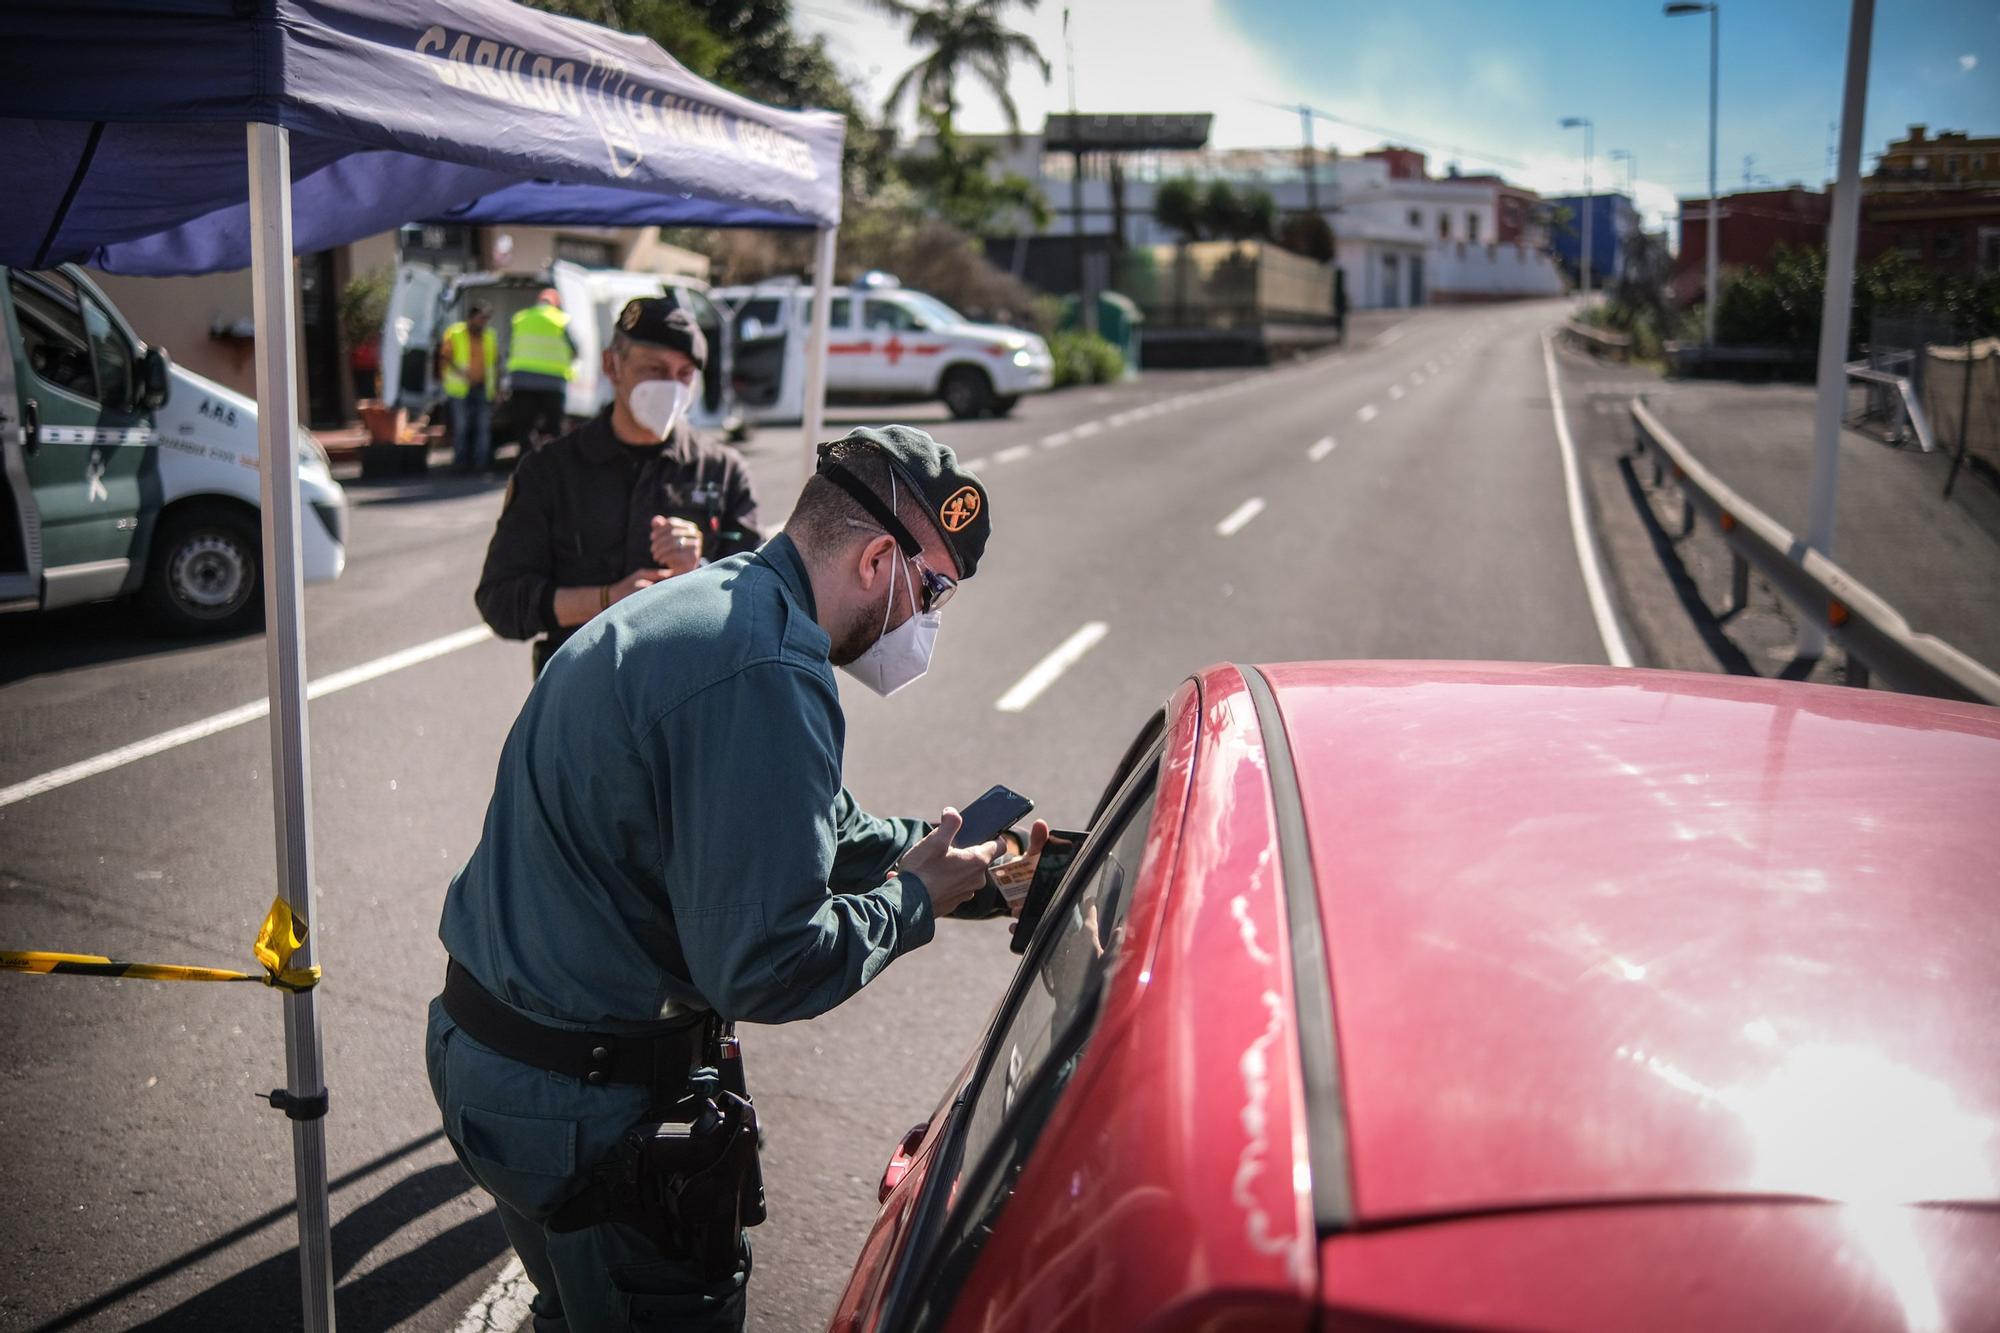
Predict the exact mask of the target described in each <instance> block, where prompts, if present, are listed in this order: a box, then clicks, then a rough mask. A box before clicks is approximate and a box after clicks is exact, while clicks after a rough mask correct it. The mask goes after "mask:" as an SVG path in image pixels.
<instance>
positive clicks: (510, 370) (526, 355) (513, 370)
mask: <svg viewBox="0 0 2000 1333" xmlns="http://www.w3.org/2000/svg"><path fill="white" fill-rule="evenodd" d="M575 377H576V339H574V338H572V337H571V336H570V332H569V315H568V314H567V313H566V312H565V311H564V310H563V308H562V297H561V296H560V295H559V294H558V293H557V292H556V289H555V288H553V287H545V288H543V289H542V294H541V296H540V297H539V298H537V299H536V301H535V304H533V305H531V306H529V307H528V308H527V309H525V310H523V311H521V312H519V313H518V314H516V315H515V316H514V320H513V323H512V325H511V326H510V328H509V329H508V333H507V397H508V401H509V402H511V403H512V404H513V411H512V413H511V415H512V417H513V426H514V429H515V430H516V431H517V432H518V433H519V435H520V439H521V447H522V448H523V449H524V450H526V449H539V448H541V447H542V445H544V444H546V443H547V442H548V441H550V440H553V439H554V438H555V437H556V436H558V435H560V434H562V428H563V420H564V407H565V404H566V402H567V401H568V398H569V382H570V381H571V380H572V379H574V378H575Z"/></svg>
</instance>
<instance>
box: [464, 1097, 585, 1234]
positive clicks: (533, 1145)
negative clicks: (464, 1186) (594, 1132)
mask: <svg viewBox="0 0 2000 1333" xmlns="http://www.w3.org/2000/svg"><path fill="white" fill-rule="evenodd" d="M457 1139H458V1146H459V1147H460V1149H462V1150H463V1152H464V1154H465V1165H466V1169H467V1170H469V1171H471V1172H472V1174H473V1177H474V1178H475V1179H476V1180H478V1182H479V1183H480V1184H481V1185H483V1186H485V1188H486V1190H487V1191H488V1192H489V1193H491V1194H492V1195H494V1196H495V1197H496V1198H499V1199H501V1200H503V1201H505V1202H506V1203H507V1204H508V1205H509V1206H510V1207H512V1208H515V1209H517V1210H518V1211H520V1212H523V1213H526V1214H527V1215H528V1216H530V1217H542V1216H546V1215H547V1214H548V1213H549V1212H551V1211H553V1210H554V1209H555V1207H556V1205H558V1204H559V1203H561V1202H562V1200H563V1198H564V1196H565V1195H567V1194H568V1193H569V1192H570V1189H569V1182H570V1180H571V1179H572V1178H573V1177H574V1176H575V1174H576V1122H575V1121H573V1120H556V1119H549V1118H545V1117H542V1116H529V1115H508V1114H507V1113H506V1112H504V1111H488V1110H486V1109H484V1108H483V1107H478V1106H462V1107H460V1108H459V1112H458V1134H457Z"/></svg>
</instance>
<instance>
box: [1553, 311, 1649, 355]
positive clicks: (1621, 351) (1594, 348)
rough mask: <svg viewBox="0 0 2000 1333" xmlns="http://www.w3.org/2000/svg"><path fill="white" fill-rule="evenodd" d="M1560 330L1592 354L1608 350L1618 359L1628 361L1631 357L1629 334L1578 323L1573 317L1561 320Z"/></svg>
mask: <svg viewBox="0 0 2000 1333" xmlns="http://www.w3.org/2000/svg"><path fill="white" fill-rule="evenodd" d="M1562 331H1563V335H1564V336H1565V337H1567V338H1569V339H1570V340H1571V341H1573V342H1575V343H1577V344H1578V345H1579V346H1581V347H1582V348H1583V350H1584V351H1586V352H1589V353H1591V354H1593V355H1595V354H1597V353H1598V352H1608V353H1610V354H1611V355H1612V356H1613V357H1615V358H1616V359H1617V360H1620V361H1630V360H1631V359H1632V338H1631V336H1630V335H1629V334H1624V333H1615V332H1613V331H1612V330H1610V329H1598V328H1592V327H1591V326H1590V325H1588V324H1579V323H1577V322H1576V321H1575V320H1573V319H1569V320H1564V321H1563V326H1562Z"/></svg>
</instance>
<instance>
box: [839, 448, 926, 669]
mask: <svg viewBox="0 0 2000 1333" xmlns="http://www.w3.org/2000/svg"><path fill="white" fill-rule="evenodd" d="M895 503H896V480H895V477H894V476H893V475H891V477H890V478H889V504H890V508H891V511H892V512H893V511H894V507H895ZM890 558H891V559H892V560H894V561H895V563H894V564H892V565H890V566H889V604H888V605H887V606H885V607H883V608H882V629H883V633H882V634H881V635H880V636H879V637H878V638H877V639H876V640H875V642H873V643H871V644H869V645H868V651H866V652H864V653H862V654H861V656H859V657H857V658H855V659H854V660H853V661H852V662H849V663H848V664H847V665H846V666H844V667H842V668H841V670H843V671H845V672H846V673H847V674H848V675H850V676H852V677H854V678H855V679H856V680H858V681H860V682H861V683H862V684H863V685H866V686H867V687H868V688H869V689H871V690H873V691H875V693H877V694H879V695H881V696H883V697H884V698H887V697H888V696H889V695H892V694H894V693H895V692H896V691H897V690H900V689H902V688H903V687H904V686H905V685H908V684H909V683H910V682H911V681H913V680H916V679H917V678H918V677H920V676H922V675H923V674H924V673H925V672H926V671H929V670H930V669H931V653H932V652H933V651H935V650H936V648H937V635H938V624H939V620H938V613H937V612H936V611H918V610H917V582H916V580H915V579H914V578H913V577H911V575H910V573H909V571H908V570H907V569H906V568H904V567H905V566H906V565H907V564H908V563H909V561H908V559H907V558H906V557H905V556H904V555H903V552H902V548H901V547H898V548H896V549H895V551H894V553H893V554H892V555H891V556H890ZM898 571H901V572H902V575H903V586H904V587H906V588H908V589H909V590H910V610H911V612H912V614H911V616H910V618H909V619H908V620H905V621H904V622H903V623H902V624H900V625H898V626H896V628H894V629H890V628H889V617H890V616H892V615H894V614H895V613H896V575H897V572H898Z"/></svg>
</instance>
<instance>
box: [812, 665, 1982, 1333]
mask: <svg viewBox="0 0 2000 1333" xmlns="http://www.w3.org/2000/svg"><path fill="white" fill-rule="evenodd" d="M1157 725H1158V735H1157V737H1156V738H1148V737H1142V738H1141V744H1139V745H1138V746H1136V747H1135V753H1134V755H1133V756H1132V757H1131V758H1132V760H1133V762H1131V763H1130V764H1129V765H1128V770H1127V771H1126V772H1124V773H1121V774H1120V775H1119V777H1118V778H1116V779H1114V787H1117V788H1119V789H1120V790H1119V792H1118V793H1116V794H1113V793H1107V798H1106V802H1105V808H1104V809H1103V810H1102V811H1101V812H1100V815H1099V816H1098V817H1097V819H1096V820H1095V822H1094V824H1093V827H1092V830H1091V838H1090V842H1089V844H1087V846H1086V848H1085V850H1084V852H1083V853H1082V854H1081V855H1080V856H1079V857H1078V859H1077V861H1076V863H1075V865H1074V866H1073V867H1072V868H1071V870H1070V872H1069V876H1068V879H1067V880H1066V881H1065V882H1064V885H1063V887H1062V888H1061V889H1060V890H1059V891H1058V894H1057V897H1056V899H1055V901H1054V902H1053V903H1052V904H1051V906H1050V909H1049V912H1048V915H1047V919H1046V920H1045V921H1043V922H1042V923H1041V924H1040V928H1039V929H1038V930H1037V932H1036V935H1035V939H1034V942H1033V944H1032V945H1031V946H1030V948H1029V951H1028V954H1027V956H1026V957H1025V958H1024V960H1023V966H1022V969H1021V973H1020V975H1019V976H1018V977H1017V978H1016V981H1015V984H1014V988H1013V989H1012V990H1011V991H1010V993H1009V995H1008V997H1007V998H1006V999H1005V1000H1003V1002H1002V1004H1001V1006H1000V1009H999V1010H998V1011H997V1013H996V1016H995V1019H994V1023H993V1027H992V1029H991V1030H990V1032H989V1034H988V1037H987V1040H986V1041H985V1043H984V1044H983V1046H982V1049H981V1050H980V1051H978V1052H975V1053H974V1055H973V1057H972V1059H971V1061H970V1062H969V1063H968V1065H967V1067H966V1070H965V1072H964V1074H963V1075H962V1076H961V1077H960V1079H959V1080H958V1081H957V1082H956V1083H955V1084H954V1086H953V1087H952V1088H951V1089H950V1091H949V1092H948V1094H947V1096H946V1097H945V1099H944V1101H943V1103H942V1104H941V1105H940V1107H939V1109H938V1111H937V1113H936V1114H935V1115H934V1116H933V1117H932V1119H931V1120H930V1122H929V1123H928V1124H927V1125H926V1126H922V1127H919V1129H918V1130H917V1131H915V1132H913V1133H912V1135H911V1136H909V1137H908V1138H907V1139H906V1140H905V1141H904V1143H903V1144H902V1145H901V1147H900V1148H899V1150H898V1154H897V1160H896V1162H895V1163H894V1166H893V1172H894V1176H895V1179H893V1180H885V1190H884V1198H883V1207H882V1213H881V1215H880V1217H879V1218H878V1220H877V1222H876V1225H875V1227H874V1229H873V1231H872V1232H871V1234H870V1236H869V1238H868V1240H867V1243H866V1245H865V1246H864V1248H863V1250H862V1253H861V1256H860V1259H859V1261H858V1263H857V1266H856V1269H855V1272H854V1275H853V1277H852V1279H851V1280H850V1283H849V1285H848V1288H847V1291H846V1293H845V1294H844V1296H843V1297H842V1300H841V1303H840V1306H839V1308H838V1310H837V1312H836V1314H835V1316H834V1319H833V1323H832V1327H833V1328H834V1329H837V1330H842V1331H843V1333H844V1331H846V1330H854V1331H855V1333H861V1331H864V1330H874V1329H899V1330H900V1329H942V1330H968V1331H969V1330H1000V1329H1009V1330H1011V1329H1033V1330H1054V1329H1076V1330H1084V1329H1093V1330H1109V1329H1120V1330H1122V1329H1139V1328H1145V1329H1181V1328H1186V1329H1212V1330H1221V1329H1251V1328H1255V1329H1260V1330H1261V1329H1287V1328H1297V1329H1308V1328H1320V1329H1354V1330H1361V1329H1369V1330H1375V1329H1392V1328H1394V1329H1408V1328H1446V1327H1449V1328H1454V1329H1467V1328H1491V1329H1552V1330H1570V1329H1574V1330H1598V1329H1606V1328H1625V1329H1647V1330H1651V1329H1657V1330H1670V1329H1671V1330H1681V1329H1687V1328H1693V1327H1709V1328H1831V1327H1836V1326H1837V1327H1841V1328H1848V1329H1903V1328H1939V1329H1946V1328H1950V1329H1975V1328H1978V1329H1989V1328H2000V836H1996V834H1995V832H1994V827H1993V826H1994V823H1995V820H1996V817H2000V711H1996V710H1993V709H1985V708H1979V707H1974V706H1969V705H1959V704H1951V703H1944V702H1939V701H1935V700H1927V699H1916V698H1910V697H1905V696H1898V695H1889V694H1882V693H1871V692H1867V691H1859V690H1843V689H1833V688H1823V687H1817V686H1804V685H1796V684H1788V683H1779V682H1768V681H1758V680H1742V679H1736V678H1724V677H1707V676H1686V675H1677V674H1669V673H1657V672H1642V671H1630V670H1626V671H1616V670H1608V669H1599V668H1586V667H1535V666H1486V665H1464V664H1436V663H1433V664H1397V663H1357V664H1317V665H1287V666H1274V667H1266V668H1243V669H1238V668H1235V667H1217V668H1212V669H1210V670H1208V671H1206V672H1203V673H1202V674H1201V675H1199V676H1198V677H1196V678H1195V679H1193V680H1190V681H1189V682H1187V683H1186V684H1185V685H1183V686H1182V687H1181V689H1180V690H1179V691H1178V692H1177V693H1176V694H1175V695H1174V697H1173V699H1172V700H1170V701H1169V703H1168V706H1167V708H1166V710H1165V712H1164V714H1163V715H1162V716H1161V718H1160V720H1159V722H1158V724H1157ZM891 1146H892V1145H889V1144H885V1145H884V1148H885V1150H886V1149H888V1148H890V1147H891Z"/></svg>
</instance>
